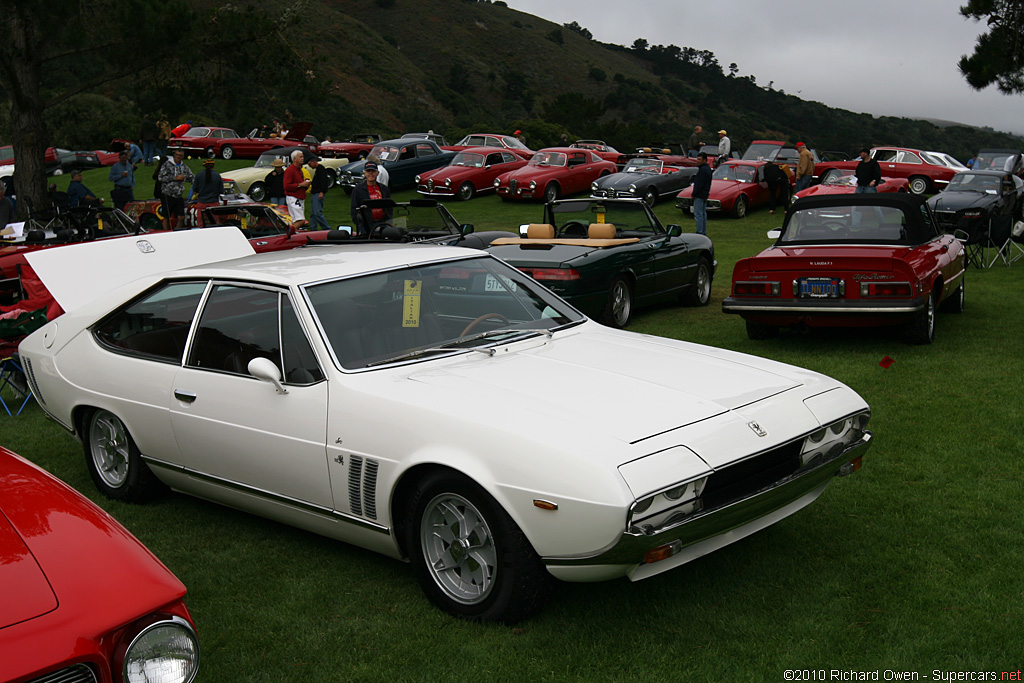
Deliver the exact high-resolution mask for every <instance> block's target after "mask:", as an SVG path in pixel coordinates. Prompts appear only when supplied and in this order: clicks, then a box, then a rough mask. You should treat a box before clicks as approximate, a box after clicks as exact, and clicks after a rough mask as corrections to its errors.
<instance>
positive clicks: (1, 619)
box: [0, 513, 57, 629]
mask: <svg viewBox="0 0 1024 683" xmlns="http://www.w3.org/2000/svg"><path fill="white" fill-rule="evenodd" d="M0 586H6V587H7V588H6V589H5V590H4V591H3V593H4V596H3V599H2V600H0V629H3V628H6V627H7V626H10V625H12V624H17V623H19V622H22V621H27V620H29V619H34V618H35V617H38V616H39V615H41V614H46V613H47V612H51V611H53V610H55V609H57V596H56V595H54V594H53V589H52V588H50V584H49V582H48V581H47V580H46V574H44V573H43V570H42V569H40V567H39V564H38V563H37V562H36V558H35V557H33V556H32V552H31V551H30V550H29V549H28V546H26V545H25V541H24V540H22V538H21V536H20V535H19V534H18V532H17V531H15V529H14V527H13V526H11V523H10V521H9V520H8V519H7V517H5V516H4V515H3V513H0Z"/></svg>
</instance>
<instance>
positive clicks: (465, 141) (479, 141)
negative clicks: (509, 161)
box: [443, 133, 534, 161]
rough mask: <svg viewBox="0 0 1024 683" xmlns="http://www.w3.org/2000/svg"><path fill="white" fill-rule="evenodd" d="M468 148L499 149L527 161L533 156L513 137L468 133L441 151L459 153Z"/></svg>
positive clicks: (531, 152) (530, 151)
mask: <svg viewBox="0 0 1024 683" xmlns="http://www.w3.org/2000/svg"><path fill="white" fill-rule="evenodd" d="M470 147H499V148H501V149H506V150H508V151H510V152H512V153H513V154H515V155H516V156H519V157H522V158H523V159H526V160H527V161H529V159H530V157H532V156H533V155H534V151H533V150H532V149H530V148H529V147H527V146H526V145H524V144H523V143H522V142H520V141H519V138H517V137H515V136H514V135H498V134H497V133H470V134H469V135H467V136H466V137H464V138H462V139H461V140H459V141H458V142H456V143H455V144H454V145H446V146H444V147H443V149H447V150H449V151H452V152H461V151H463V150H466V149H469V148H470Z"/></svg>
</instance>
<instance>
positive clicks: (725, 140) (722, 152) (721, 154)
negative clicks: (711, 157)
mask: <svg viewBox="0 0 1024 683" xmlns="http://www.w3.org/2000/svg"><path fill="white" fill-rule="evenodd" d="M730 154H732V140H730V139H729V136H728V134H726V132H725V130H720V131H718V158H719V160H724V159H728V158H729V155H730Z"/></svg>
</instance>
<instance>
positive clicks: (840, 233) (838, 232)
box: [825, 221, 850, 237]
mask: <svg viewBox="0 0 1024 683" xmlns="http://www.w3.org/2000/svg"><path fill="white" fill-rule="evenodd" d="M825 227H826V228H828V229H829V230H830V231H831V233H832V235H831V236H832V237H849V236H850V229H849V228H848V227H846V226H845V225H844V224H842V223H839V222H837V221H829V222H828V223H825Z"/></svg>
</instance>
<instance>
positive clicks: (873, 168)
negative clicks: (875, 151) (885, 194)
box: [853, 149, 882, 194]
mask: <svg viewBox="0 0 1024 683" xmlns="http://www.w3.org/2000/svg"><path fill="white" fill-rule="evenodd" d="M853 174H854V175H855V176H857V189H855V190H854V193H856V194H862V193H864V192H878V186H879V185H881V184H882V167H881V166H879V165H878V162H877V161H875V160H874V159H872V158H871V151H870V150H868V149H862V150H861V151H860V161H858V162H857V168H856V169H855V170H854V172H853Z"/></svg>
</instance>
